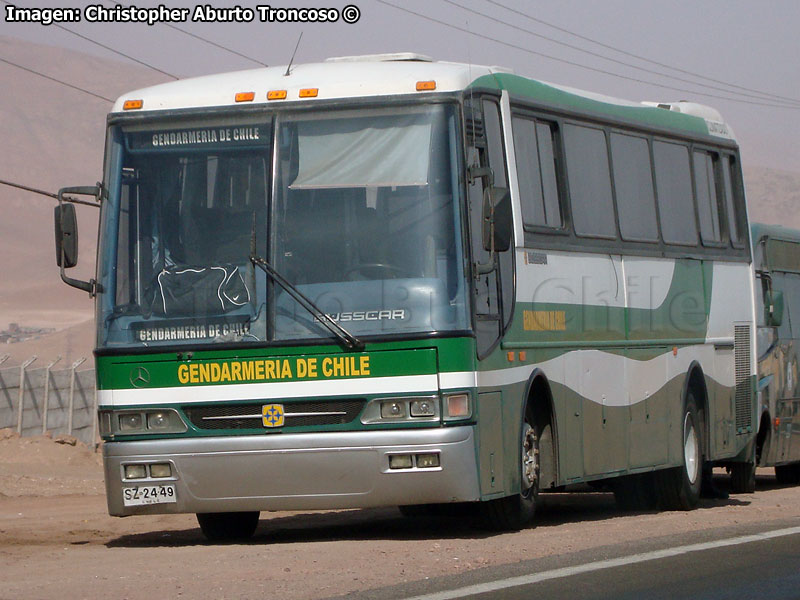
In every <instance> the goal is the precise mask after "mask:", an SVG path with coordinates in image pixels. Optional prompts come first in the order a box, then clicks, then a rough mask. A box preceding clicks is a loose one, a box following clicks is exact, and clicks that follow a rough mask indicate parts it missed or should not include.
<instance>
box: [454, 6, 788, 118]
mask: <svg viewBox="0 0 800 600" xmlns="http://www.w3.org/2000/svg"><path fill="white" fill-rule="evenodd" d="M442 1H443V2H446V3H447V4H450V5H452V6H455V7H457V8H460V9H462V10H464V11H467V12H469V13H472V14H474V15H478V16H480V17H483V18H485V19H489V20H490V21H493V22H495V23H499V24H500V25H505V26H506V27H511V28H512V29H516V30H517V31H522V32H524V33H527V34H530V35H533V36H535V37H538V38H541V39H543V40H547V41H548V42H552V43H553V44H558V45H559V46H564V47H566V48H570V49H571V50H576V51H578V52H582V53H584V54H588V55H590V56H593V57H595V58H600V59H602V60H607V61H609V62H613V63H616V64H618V65H622V66H625V67H628V68H631V69H636V70H637V71H643V72H645V73H649V74H651V75H657V76H659V77H666V78H669V79H673V80H675V81H680V82H682V83H688V84H690V85H702V86H703V87H705V88H708V89H712V90H717V91H720V92H725V93H732V92H733V90H731V89H728V88H731V87H736V88H739V89H745V90H748V91H752V92H756V93H755V94H748V93H742V92H733V93H738V94H740V95H742V96H745V97H748V98H754V99H757V100H768V101H772V102H775V101H778V100H780V101H783V102H787V103H791V104H796V105H798V107H800V100H795V99H791V98H784V97H782V96H776V95H775V94H769V93H767V92H759V91H757V90H749V89H748V88H741V87H740V86H736V85H733V84H728V83H725V82H718V81H716V80H712V79H709V78H706V77H704V76H702V75H695V74H693V73H689V74H690V75H691V76H692V77H695V78H700V79H708V80H709V81H714V82H716V83H722V84H723V85H725V86H727V88H723V87H718V86H714V85H709V84H708V83H704V82H698V81H692V80H691V79H684V78H682V77H677V76H675V75H670V74H669V73H663V72H659V71H654V70H652V69H648V68H646V67H641V66H639V65H635V64H632V63H629V62H625V61H623V60H618V59H616V58H612V57H610V56H603V55H601V54H597V53H596V52H592V51H591V50H586V49H585V48H581V47H580V46H576V45H575V44H570V43H568V42H564V41H562V40H558V39H556V38H552V37H549V36H546V35H544V34H541V33H538V32H536V31H532V30H530V29H526V28H524V27H520V26H519V25H515V24H513V23H509V22H508V21H503V20H502V19H498V18H496V17H494V16H492V15H489V14H486V13H484V12H481V11H478V10H474V9H472V8H469V7H468V6H464V5H463V4H459V3H458V2H455V1H454V0H442ZM489 1H492V0H489ZM492 4H495V5H497V6H500V7H502V8H505V9H507V10H510V11H512V12H514V13H516V14H519V15H521V16H525V14H524V13H522V12H520V11H518V10H515V9H513V8H510V7H507V6H505V5H503V4H499V3H497V2H492ZM533 20H534V21H536V22H540V20H539V19H533ZM558 29H559V30H561V31H564V32H567V30H563V29H562V28H558ZM594 43H598V42H594ZM603 46H604V47H608V48H610V49H612V50H615V49H614V48H611V47H609V46H606V45H603ZM615 51H616V50H615ZM625 54H628V53H625ZM632 56H634V57H635V58H637V59H639V60H646V59H643V58H641V57H639V56H636V55H632ZM648 62H651V61H648ZM656 64H658V65H659V66H661V67H665V68H668V69H673V67H670V66H668V65H664V64H661V63H656ZM673 70H676V71H679V72H684V71H681V70H680V69H673ZM783 102H781V103H783Z"/></svg>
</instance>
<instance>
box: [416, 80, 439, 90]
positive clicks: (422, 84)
mask: <svg viewBox="0 0 800 600" xmlns="http://www.w3.org/2000/svg"><path fill="white" fill-rule="evenodd" d="M435 89H436V82H435V81H418V82H417V91H418V92H431V91H433V90H435Z"/></svg>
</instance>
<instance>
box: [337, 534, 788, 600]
mask: <svg viewBox="0 0 800 600" xmlns="http://www.w3.org/2000/svg"><path fill="white" fill-rule="evenodd" d="M776 525H777V523H776V522H772V523H771V524H770V526H771V527H772V529H769V530H766V531H756V532H753V533H748V534H744V535H736V536H735V537H726V535H727V536H730V535H732V534H735V533H736V532H737V531H741V529H742V528H738V527H731V528H725V529H721V530H718V531H714V532H705V533H704V534H703V535H702V536H691V537H702V538H706V539H705V541H699V542H694V543H690V544H686V543H681V544H679V545H671V544H666V545H665V541H667V540H664V539H660V540H658V541H657V542H656V543H652V542H651V543H647V542H645V543H644V544H642V543H626V544H620V545H611V546H607V547H603V548H598V549H595V550H593V551H592V552H591V553H577V554H568V555H563V556H557V557H552V558H551V559H549V560H548V559H544V560H543V559H537V560H534V561H525V562H522V563H519V564H517V565H514V566H513V567H508V566H505V567H502V566H501V567H492V568H487V569H483V570H482V571H480V572H475V573H472V574H471V576H470V577H469V579H470V580H471V582H469V583H467V582H466V581H465V577H463V576H462V577H460V578H458V579H454V578H442V579H438V580H435V581H428V582H425V583H424V584H420V583H419V582H418V583H415V584H412V585H407V586H395V587H392V588H387V589H378V590H371V591H370V592H368V593H359V594H350V595H347V596H346V598H347V599H348V600H367V599H372V598H376V599H377V598H381V599H382V600H395V599H397V600H451V599H456V598H469V599H475V600H490V599H492V600H494V599H503V600H530V599H531V598H541V599H548V600H575V599H576V598H580V599H581V600H599V599H606V598H614V599H617V600H641V599H643V598H647V599H652V600H680V599H684V598H685V599H696V598H702V599H704V600H723V599H736V600H743V599H748V598H765V599H769V600H788V599H797V598H800V525H798V524H797V520H796V519H792V520H790V521H787V522H786V525H787V526H786V527H782V528H780V529H775V528H774V527H775V526H776ZM744 529H758V528H753V527H748V528H744ZM686 537H687V536H686V535H685V534H682V535H681V536H675V537H674V538H673V539H672V541H673V542H675V543H677V542H679V541H680V540H682V539H683V540H684V541H685V538H686ZM648 548H649V549H648ZM626 551H628V552H634V553H627V554H626V553H625V552H626Z"/></svg>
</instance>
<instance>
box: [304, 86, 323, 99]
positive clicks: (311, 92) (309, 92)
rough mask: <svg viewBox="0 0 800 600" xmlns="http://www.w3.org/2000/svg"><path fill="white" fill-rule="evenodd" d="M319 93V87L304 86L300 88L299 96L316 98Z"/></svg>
mask: <svg viewBox="0 0 800 600" xmlns="http://www.w3.org/2000/svg"><path fill="white" fill-rule="evenodd" d="M318 94H319V88H305V89H303V90H300V97H301V98H316V97H317V95H318Z"/></svg>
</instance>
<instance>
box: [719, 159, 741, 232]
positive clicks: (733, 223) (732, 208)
mask: <svg viewBox="0 0 800 600" xmlns="http://www.w3.org/2000/svg"><path fill="white" fill-rule="evenodd" d="M735 168H736V161H735V159H734V158H733V157H732V156H725V157H724V158H723V161H722V183H723V185H724V186H725V212H726V213H727V214H728V234H729V235H730V239H731V241H732V242H733V243H734V244H736V243H738V242H739V240H740V237H739V224H738V221H737V218H736V206H737V205H738V202H736V197H735V195H734V193H735V192H734V190H735V188H734V187H733V182H734V181H736V178H735V176H734V173H735V171H734V169H735Z"/></svg>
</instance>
